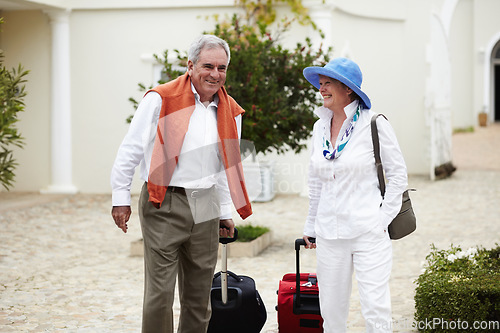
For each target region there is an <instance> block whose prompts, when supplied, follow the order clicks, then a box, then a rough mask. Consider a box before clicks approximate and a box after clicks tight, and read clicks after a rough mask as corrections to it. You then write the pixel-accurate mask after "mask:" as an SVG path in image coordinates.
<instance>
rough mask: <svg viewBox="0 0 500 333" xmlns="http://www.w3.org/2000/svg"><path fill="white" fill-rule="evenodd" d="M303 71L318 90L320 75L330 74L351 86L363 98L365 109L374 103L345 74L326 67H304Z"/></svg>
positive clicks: (331, 76)
mask: <svg viewBox="0 0 500 333" xmlns="http://www.w3.org/2000/svg"><path fill="white" fill-rule="evenodd" d="M303 73H304V77H305V78H306V80H307V81H309V83H311V84H312V85H313V86H315V87H316V88H317V89H318V90H319V87H320V86H319V76H320V75H324V76H328V77H330V78H332V79H335V80H337V81H340V82H342V83H343V84H345V85H346V86H348V87H349V88H351V89H352V90H353V91H354V92H355V93H356V94H357V95H358V96H359V97H360V98H361V101H362V102H363V104H364V106H365V109H371V107H372V103H371V101H370V99H369V98H368V96H367V95H366V94H365V93H364V92H363V91H362V90H361V89H360V88H359V87H358V86H357V85H356V84H354V83H353V82H352V81H351V80H349V79H347V78H346V77H345V76H343V75H341V74H339V73H337V72H334V71H332V70H331V69H329V68H325V67H306V68H304V72H303Z"/></svg>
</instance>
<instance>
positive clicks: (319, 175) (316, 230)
mask: <svg viewBox="0 0 500 333" xmlns="http://www.w3.org/2000/svg"><path fill="white" fill-rule="evenodd" d="M357 106H358V101H354V102H352V103H351V104H349V105H348V106H346V107H345V109H344V111H345V113H346V116H347V119H346V120H345V121H344V123H343V125H342V128H341V129H340V132H339V136H338V138H337V142H338V141H340V139H341V137H342V135H343V133H344V132H345V130H346V128H347V126H349V123H350V119H351V118H352V116H353V114H354V112H356V109H357ZM315 113H316V114H317V115H318V116H319V118H320V119H319V120H318V121H316V123H315V124H314V128H313V137H312V153H311V159H310V164H309V213H308V216H307V219H306V223H305V227H304V235H307V236H310V237H316V235H318V236H320V237H322V238H326V239H352V238H355V237H358V236H360V235H361V234H363V233H366V232H368V231H370V230H371V229H373V228H376V227H378V228H380V229H381V230H382V229H383V230H386V229H387V226H388V225H389V224H390V222H391V221H392V220H393V218H394V217H395V216H396V215H397V214H398V212H399V210H400V209H401V200H402V193H403V192H404V191H405V189H406V187H407V186H408V177H407V171H406V164H405V161H404V158H403V154H402V153H401V149H400V148H399V144H398V141H397V138H396V135H395V133H394V130H393V128H392V127H391V125H390V124H389V122H388V121H387V120H386V119H384V118H383V117H379V118H377V127H378V132H379V140H380V157H381V160H382V165H383V168H384V172H385V176H386V193H385V198H384V199H382V196H381V194H380V189H379V183H378V178H377V170H376V167H375V157H374V153H373V143H372V136H371V127H370V122H371V118H372V116H373V115H374V114H375V113H374V112H373V111H371V110H362V111H361V112H360V117H359V120H358V121H357V123H356V125H355V127H354V130H353V133H352V136H351V138H350V140H349V142H348V143H347V145H346V147H345V148H344V150H343V152H342V154H341V155H340V156H339V157H338V158H337V159H334V160H327V159H326V158H325V157H324V156H323V149H322V147H323V136H324V135H327V138H330V125H331V119H332V116H333V112H332V111H331V110H330V109H327V108H325V107H320V108H318V109H316V111H315Z"/></svg>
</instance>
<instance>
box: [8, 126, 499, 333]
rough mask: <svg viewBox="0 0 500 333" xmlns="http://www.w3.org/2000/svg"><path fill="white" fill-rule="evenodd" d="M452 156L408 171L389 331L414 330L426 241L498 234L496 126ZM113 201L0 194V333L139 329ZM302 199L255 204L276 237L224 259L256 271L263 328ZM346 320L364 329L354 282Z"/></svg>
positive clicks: (132, 268)
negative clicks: (414, 225)
mask: <svg viewBox="0 0 500 333" xmlns="http://www.w3.org/2000/svg"><path fill="white" fill-rule="evenodd" d="M464 153H465V154H464ZM454 164H455V165H456V166H457V167H458V170H457V171H456V173H455V174H454V175H453V176H452V177H451V178H448V179H445V180H440V181H437V182H431V181H429V180H427V179H426V178H424V177H411V178H410V186H411V187H415V188H417V189H418V191H417V192H414V193H412V200H413V202H414V206H415V211H416V214H417V217H418V229H417V232H415V233H414V234H413V235H411V236H409V237H407V238H406V239H404V240H400V241H395V242H393V246H394V269H393V273H392V282H391V290H392V303H393V317H394V320H395V321H396V325H395V331H399V332H411V331H412V329H411V327H410V325H411V323H412V320H413V312H414V301H413V295H414V288H415V285H414V284H413V281H414V280H415V278H416V277H417V276H418V275H419V274H420V271H421V263H422V262H423V261H424V259H425V256H426V255H427V253H428V252H429V249H430V244H431V243H434V244H435V245H436V246H437V247H439V248H447V247H449V245H450V244H451V243H453V244H454V245H462V246H463V247H466V248H467V247H469V246H476V245H482V246H484V247H486V248H490V247H492V246H494V245H495V243H496V242H500V239H499V235H500V223H499V217H500V204H499V202H500V125H499V124H496V125H491V126H489V127H487V128H477V129H476V131H475V132H474V133H464V134H457V135H454ZM134 200H137V198H136V197H135V198H134ZM110 204H111V202H110V197H109V195H88V194H77V195H72V196H64V195H40V194H36V193H0V230H1V231H0V332H120V333H122V332H139V331H140V322H141V304H142V283H143V263H142V258H137V257H130V256H129V253H130V243H131V242H132V241H135V240H137V239H139V238H140V237H141V234H140V226H139V222H138V218H137V212H136V210H135V211H134V215H133V216H132V222H131V223H130V228H129V233H127V234H126V235H124V234H123V233H121V231H119V230H118V229H117V228H116V227H115V226H114V223H113V222H112V220H111V217H110V215H109V212H110ZM307 205H308V202H307V199H306V198H303V197H299V196H286V195H280V196H277V197H276V198H275V199H274V200H272V201H271V202H268V203H257V204H254V211H255V213H254V215H253V216H252V217H251V218H250V222H251V223H253V224H259V225H266V226H269V227H270V228H271V229H272V231H273V235H274V242H273V244H272V245H271V246H270V247H269V248H268V249H267V250H265V251H264V252H263V253H262V254H261V255H259V256H258V257H256V258H238V259H234V258H230V259H229V264H228V265H229V269H231V270H232V271H234V272H236V273H239V274H243V275H249V276H252V277H254V278H255V280H256V283H257V288H258V289H259V292H260V293H261V295H262V296H263V298H264V302H265V304H266V307H267V311H268V320H267V323H266V325H265V327H264V330H263V332H267V333H276V332H278V329H277V321H276V311H275V309H274V307H275V305H276V290H277V288H278V281H279V280H280V279H281V277H282V276H283V274H285V273H288V272H292V271H293V270H294V267H295V266H294V259H295V258H294V250H293V241H294V239H296V238H298V237H300V235H301V232H302V227H303V223H304V219H305V217H306V214H307ZM302 269H303V271H315V257H314V251H312V250H308V251H302ZM174 311H175V313H178V311H179V305H178V302H176V304H175V309H174ZM349 327H350V329H349V331H350V332H360V331H363V330H364V329H363V327H364V323H363V319H362V318H361V315H360V306H359V299H358V296H357V288H356V285H354V290H353V295H352V302H351V310H350V315H349Z"/></svg>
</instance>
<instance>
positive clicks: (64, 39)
mask: <svg viewBox="0 0 500 333" xmlns="http://www.w3.org/2000/svg"><path fill="white" fill-rule="evenodd" d="M46 14H47V15H48V16H49V18H50V23H51V27H52V68H51V115H50V117H51V183H50V185H49V187H48V188H47V189H46V190H44V191H43V192H50V193H75V192H77V189H76V187H75V186H74V185H73V172H72V171H73V170H72V156H71V87H70V80H71V75H70V51H69V49H70V47H69V46H70V45H69V40H70V38H69V15H70V11H69V10H51V11H47V12H46Z"/></svg>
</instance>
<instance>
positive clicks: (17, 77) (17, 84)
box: [0, 18, 28, 190]
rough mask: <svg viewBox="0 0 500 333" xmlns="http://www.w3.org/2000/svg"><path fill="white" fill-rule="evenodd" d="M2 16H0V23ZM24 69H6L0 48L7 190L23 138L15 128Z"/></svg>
mask: <svg viewBox="0 0 500 333" xmlns="http://www.w3.org/2000/svg"><path fill="white" fill-rule="evenodd" d="M2 23H3V18H0V24H2ZM27 74H28V71H25V70H24V69H23V68H22V66H21V65H19V66H18V67H17V69H16V68H13V69H12V70H8V69H7V68H6V67H5V65H4V53H3V51H2V50H0V183H1V184H2V186H3V187H4V188H5V189H7V190H9V189H10V187H12V186H13V181H14V177H15V174H14V171H15V168H16V166H17V163H16V160H15V159H14V156H13V151H12V148H13V147H14V146H17V147H23V146H24V139H23V137H22V136H21V134H20V133H19V131H18V129H17V128H16V123H17V121H18V118H17V115H18V112H21V111H24V102H23V98H24V97H25V96H26V92H25V90H24V89H25V86H24V83H25V82H26V79H25V76H26V75H27Z"/></svg>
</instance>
